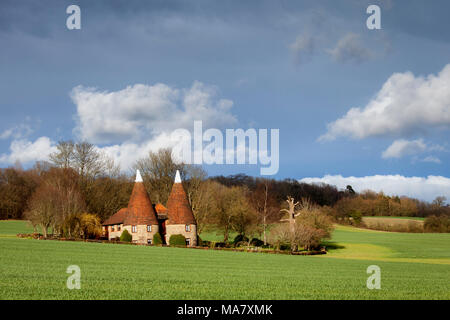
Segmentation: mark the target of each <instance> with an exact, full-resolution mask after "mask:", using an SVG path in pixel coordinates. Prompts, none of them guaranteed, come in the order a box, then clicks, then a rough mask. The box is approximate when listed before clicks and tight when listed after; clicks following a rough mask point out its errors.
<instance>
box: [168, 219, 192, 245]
mask: <svg viewBox="0 0 450 320" xmlns="http://www.w3.org/2000/svg"><path fill="white" fill-rule="evenodd" d="M190 227H191V231H189V232H187V231H186V225H185V224H168V225H166V243H167V244H170V243H169V239H170V236H171V235H173V234H182V235H183V236H184V237H185V238H186V239H190V242H191V243H190V246H191V247H193V246H196V245H197V225H195V224H191V225H190Z"/></svg>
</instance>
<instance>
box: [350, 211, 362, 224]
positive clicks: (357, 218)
mask: <svg viewBox="0 0 450 320" xmlns="http://www.w3.org/2000/svg"><path fill="white" fill-rule="evenodd" d="M350 217H351V218H352V220H353V224H354V225H356V226H358V225H359V224H360V223H361V220H362V213H361V211H359V210H353V211H352V212H351V213H350Z"/></svg>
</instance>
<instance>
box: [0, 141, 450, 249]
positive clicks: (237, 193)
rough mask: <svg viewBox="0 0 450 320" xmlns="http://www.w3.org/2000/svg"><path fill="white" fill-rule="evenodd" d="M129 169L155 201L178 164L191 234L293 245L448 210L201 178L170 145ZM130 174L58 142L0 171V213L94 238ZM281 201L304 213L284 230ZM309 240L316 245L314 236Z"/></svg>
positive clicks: (249, 180)
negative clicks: (45, 155)
mask: <svg viewBox="0 0 450 320" xmlns="http://www.w3.org/2000/svg"><path fill="white" fill-rule="evenodd" d="M133 169H134V170H135V169H139V170H140V171H141V173H142V175H143V178H144V184H145V186H146V188H147V190H148V192H149V194H150V196H151V200H152V201H153V202H154V203H162V204H163V205H166V202H167V199H168V197H169V194H170V191H171V188H172V184H173V181H174V175H175V172H176V170H180V173H181V175H182V179H183V184H184V187H185V190H186V193H187V195H188V199H189V202H190V204H191V206H192V209H193V212H194V215H195V217H196V220H197V223H198V232H199V233H200V234H201V233H202V232H203V231H205V230H208V229H214V230H217V231H219V232H221V233H222V234H223V240H224V242H227V241H230V240H233V239H230V234H232V233H237V234H238V235H239V236H240V238H239V239H242V240H244V239H247V240H248V241H251V240H252V239H253V238H258V239H261V241H262V242H263V243H264V244H267V243H268V242H269V241H271V242H272V243H273V242H276V243H281V242H283V241H287V240H286V239H285V238H283V237H282V235H283V234H285V235H289V237H290V240H289V242H290V243H292V244H293V243H294V242H295V241H296V240H295V239H294V238H295V237H294V235H295V234H298V235H299V238H298V237H297V238H298V239H297V240H299V239H301V241H300V240H299V241H300V242H298V243H303V245H304V243H305V239H304V236H305V234H309V235H310V236H309V238H310V239H313V238H314V237H316V236H317V235H319V238H321V237H322V238H323V237H326V236H328V235H329V233H330V229H329V225H330V223H329V220H330V219H332V220H334V221H341V222H344V223H345V222H349V221H358V219H360V218H361V217H362V216H377V215H379V216H417V217H427V216H443V215H444V216H448V215H449V213H450V212H449V211H450V208H449V207H448V206H445V205H444V202H445V199H444V198H441V197H438V198H436V200H435V201H434V202H433V203H426V202H423V201H419V200H417V199H411V198H407V197H397V196H395V197H389V196H386V195H384V194H382V193H375V192H372V191H365V192H362V193H356V192H355V191H354V190H353V188H352V187H351V186H348V187H347V188H346V189H345V190H338V189H337V188H336V187H335V186H331V185H327V184H306V183H301V182H298V181H297V180H293V179H285V180H275V179H265V178H256V177H250V176H247V175H243V174H240V175H232V176H228V177H224V176H217V177H208V176H207V173H206V172H205V171H204V170H203V169H202V168H201V167H199V166H193V165H188V164H183V163H177V162H175V161H174V160H173V159H172V155H171V150H170V149H161V150H159V151H158V152H150V153H149V154H148V155H147V156H146V157H144V158H142V159H139V160H138V161H136V163H135V164H134V166H133ZM133 178H134V174H130V175H126V174H123V173H121V170H120V168H119V166H117V165H116V164H115V163H114V160H113V159H111V158H109V157H107V156H106V155H105V154H103V153H101V152H100V151H99V150H98V149H96V147H95V146H94V145H92V144H89V143H87V142H78V143H75V142H72V141H63V142H60V143H59V144H58V145H57V151H56V152H55V153H53V154H51V155H50V161H48V162H37V163H36V164H35V165H34V166H33V167H32V168H31V169H28V170H24V169H22V168H21V167H20V166H15V167H11V168H5V169H0V218H1V219H28V220H30V221H31V222H32V224H33V225H35V226H39V227H40V228H41V229H42V230H43V232H44V233H47V230H51V232H52V233H53V234H58V235H61V236H82V237H89V236H96V235H97V236H98V233H99V232H100V231H99V228H100V225H101V222H103V221H104V220H106V219H107V218H108V217H110V216H111V215H112V214H114V213H116V212H117V211H118V210H119V209H121V208H124V207H126V206H127V204H128V200H129V197H130V194H131V190H132V187H133ZM288 197H289V198H288ZM286 199H288V200H289V199H295V201H296V202H297V205H296V206H295V208H294V211H295V212H297V213H299V212H303V213H304V214H299V215H298V216H296V219H295V221H297V220H299V221H300V220H301V222H299V224H298V226H297V227H296V228H294V229H292V225H293V224H292V221H291V222H289V223H284V224H283V225H285V226H287V225H290V227H289V228H290V229H289V228H288V227H280V228H278V229H276V228H275V229H273V228H271V227H272V226H273V224H276V223H278V222H280V221H281V220H283V218H285V216H286V214H287V212H286V210H291V211H292V208H290V205H291V204H290V202H289V201H290V200H289V201H287V200H286ZM307 204H308V205H307ZM291 213H292V212H291ZM306 213H308V215H306ZM307 217H316V218H315V219H312V220H311V218H307ZM313 220H314V221H315V222H314V221H313ZM320 221H322V222H323V225H322V226H321V225H320V224H321V222H320ZM316 222H317V223H316ZM286 228H287V229H286ZM299 228H300V229H299ZM269 229H272V230H269ZM297 229H298V230H297ZM299 230H300V231H299ZM314 230H316V231H317V230H320V232H314ZM312 234H314V235H312ZM293 237H294V238H293ZM302 237H303V238H302ZM316 238H317V237H316ZM280 239H284V240H283V241H281V240H280ZM294 240H295V241H294ZM311 243H315V244H316V245H317V240H315V241H312V242H311ZM304 246H313V245H312V244H307V245H304Z"/></svg>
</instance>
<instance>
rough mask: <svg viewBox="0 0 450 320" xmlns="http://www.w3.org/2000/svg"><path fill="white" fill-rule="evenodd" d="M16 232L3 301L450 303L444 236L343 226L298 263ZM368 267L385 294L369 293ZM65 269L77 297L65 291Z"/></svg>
mask: <svg viewBox="0 0 450 320" xmlns="http://www.w3.org/2000/svg"><path fill="white" fill-rule="evenodd" d="M10 223H11V224H10ZM22 224H24V222H22ZM14 228H18V229H17V230H19V229H20V230H23V229H24V228H26V226H24V225H21V224H20V223H17V222H1V223H0V234H3V235H8V236H4V237H0V252H1V255H0V299H450V287H449V283H450V272H449V271H450V257H449V250H448V249H449V248H450V235H448V234H397V233H386V232H379V231H370V230H361V229H355V228H351V227H340V226H339V227H338V228H337V230H336V231H335V234H334V237H333V239H332V241H331V242H330V243H329V245H332V246H334V247H335V249H333V250H332V251H331V252H330V254H329V255H324V256H301V257H300V256H286V255H272V254H256V253H242V252H227V251H213V250H195V249H182V248H163V247H147V246H129V245H114V244H99V243H84V242H62V241H42V240H30V239H19V238H14V237H11V236H9V235H11V234H13V233H14V230H15V229H14ZM18 232H23V231H18ZM16 233H17V232H16ZM208 240H210V239H208ZM358 254H360V255H359V256H358ZM390 259H394V260H390ZM395 259H405V261H396V260H395ZM372 264H376V265H378V266H380V268H381V272H382V280H381V286H382V289H381V290H368V289H367V288H366V280H367V277H368V275H367V274H366V269H367V267H368V266H369V265H372ZM69 265H78V266H79V267H80V268H81V290H68V289H67V288H66V280H67V277H68V276H69V274H66V268H67V267H68V266H69Z"/></svg>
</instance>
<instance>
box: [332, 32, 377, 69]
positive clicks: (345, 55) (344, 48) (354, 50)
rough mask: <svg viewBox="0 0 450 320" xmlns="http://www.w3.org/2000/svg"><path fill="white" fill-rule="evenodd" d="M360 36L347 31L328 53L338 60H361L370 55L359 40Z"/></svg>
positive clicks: (366, 58)
mask: <svg viewBox="0 0 450 320" xmlns="http://www.w3.org/2000/svg"><path fill="white" fill-rule="evenodd" d="M359 38H360V36H359V35H358V34H355V33H351V32H350V33H348V34H346V35H345V36H344V37H342V38H341V39H339V41H338V42H337V44H336V46H335V47H334V48H333V49H330V50H328V53H329V54H330V55H331V56H332V57H333V58H334V59H335V60H336V61H339V62H357V63H360V62H363V61H366V60H369V59H370V58H371V57H372V54H371V52H370V51H369V50H368V49H366V48H365V47H364V46H363V44H362V43H361V42H360V40H359Z"/></svg>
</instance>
